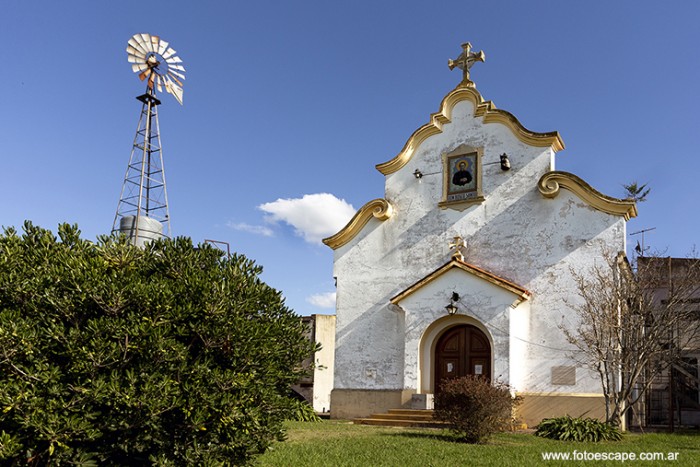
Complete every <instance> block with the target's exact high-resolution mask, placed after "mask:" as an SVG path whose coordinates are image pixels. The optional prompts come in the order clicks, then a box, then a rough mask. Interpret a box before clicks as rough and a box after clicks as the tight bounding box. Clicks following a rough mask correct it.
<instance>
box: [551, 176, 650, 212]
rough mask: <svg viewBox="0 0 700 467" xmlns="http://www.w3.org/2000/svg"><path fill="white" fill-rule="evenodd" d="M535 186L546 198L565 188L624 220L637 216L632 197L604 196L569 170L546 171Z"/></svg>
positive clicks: (597, 207)
mask: <svg viewBox="0 0 700 467" xmlns="http://www.w3.org/2000/svg"><path fill="white" fill-rule="evenodd" d="M537 188H538V189H539V190H540V193H542V195H544V196H545V197H547V198H555V197H556V196H557V195H558V194H559V190H560V189H561V188H565V189H567V190H569V191H571V192H572V193H574V194H575V195H576V196H578V197H579V198H581V199H582V200H583V201H585V202H586V203H587V204H588V205H589V206H591V207H592V208H595V209H597V210H599V211H603V212H606V213H608V214H614V215H617V216H622V217H624V218H625V220H626V221H628V220H630V218H632V217H637V205H636V203H635V202H634V200H633V199H618V198H613V197H611V196H606V195H604V194H602V193H601V192H599V191H598V190H596V189H595V188H593V187H592V186H590V185H589V184H588V183H586V182H584V181H583V180H582V179H581V178H579V177H577V176H576V175H574V174H572V173H569V172H561V171H552V172H547V173H546V174H544V175H542V177H541V178H540V180H539V181H538V182H537Z"/></svg>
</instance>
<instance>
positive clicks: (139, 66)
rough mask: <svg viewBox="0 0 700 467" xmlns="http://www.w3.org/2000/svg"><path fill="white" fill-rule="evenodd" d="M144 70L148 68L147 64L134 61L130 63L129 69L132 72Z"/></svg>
mask: <svg viewBox="0 0 700 467" xmlns="http://www.w3.org/2000/svg"><path fill="white" fill-rule="evenodd" d="M146 70H148V65H146V64H145V63H134V64H133V65H131V71H133V72H134V73H138V72H139V71H146Z"/></svg>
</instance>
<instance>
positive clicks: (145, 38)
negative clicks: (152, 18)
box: [139, 34, 153, 52]
mask: <svg viewBox="0 0 700 467" xmlns="http://www.w3.org/2000/svg"><path fill="white" fill-rule="evenodd" d="M139 42H140V43H141V45H142V46H143V48H144V49H145V50H147V51H148V52H153V44H151V35H150V34H141V40H140V41H139Z"/></svg>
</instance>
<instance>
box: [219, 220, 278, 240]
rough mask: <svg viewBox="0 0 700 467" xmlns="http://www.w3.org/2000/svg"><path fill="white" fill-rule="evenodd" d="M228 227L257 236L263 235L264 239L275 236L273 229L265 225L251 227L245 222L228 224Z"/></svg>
mask: <svg viewBox="0 0 700 467" xmlns="http://www.w3.org/2000/svg"><path fill="white" fill-rule="evenodd" d="M226 225H227V226H228V227H231V228H232V229H233V230H241V231H243V232H248V233H252V234H255V235H262V236H263V237H272V236H274V232H273V231H272V229H271V228H269V227H267V226H265V225H250V224H246V223H245V222H228V223H227V224H226Z"/></svg>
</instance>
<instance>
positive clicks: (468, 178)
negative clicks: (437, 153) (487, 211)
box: [439, 145, 484, 210]
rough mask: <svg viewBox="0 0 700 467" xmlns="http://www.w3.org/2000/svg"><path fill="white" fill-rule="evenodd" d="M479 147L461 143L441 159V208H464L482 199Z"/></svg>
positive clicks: (480, 154)
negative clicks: (442, 175)
mask: <svg viewBox="0 0 700 467" xmlns="http://www.w3.org/2000/svg"><path fill="white" fill-rule="evenodd" d="M482 153H483V151H482V150H481V149H480V148H472V147H469V146H467V145H461V146H460V147H458V148H457V149H455V150H454V151H451V152H450V153H445V154H443V155H442V159H443V174H444V177H443V196H442V201H440V204H439V205H440V207H441V208H455V209H459V210H462V209H465V208H466V207H467V206H468V205H469V204H470V203H473V202H478V201H482V200H483V199H484V197H483V195H482V192H481V156H482Z"/></svg>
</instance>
